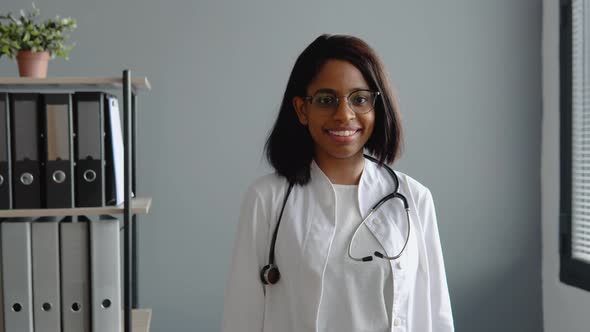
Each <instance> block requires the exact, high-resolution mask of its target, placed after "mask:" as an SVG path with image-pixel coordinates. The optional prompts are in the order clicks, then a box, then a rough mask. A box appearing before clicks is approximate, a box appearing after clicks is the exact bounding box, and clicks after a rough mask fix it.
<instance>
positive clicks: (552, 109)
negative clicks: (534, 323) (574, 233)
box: [541, 0, 590, 332]
mask: <svg viewBox="0 0 590 332" xmlns="http://www.w3.org/2000/svg"><path fill="white" fill-rule="evenodd" d="M558 77H559V3H558V2H556V1H552V0H544V1H543V145H542V146H543V150H542V164H541V179H542V181H541V184H542V203H543V205H542V216H543V219H542V221H543V226H542V229H543V237H542V243H543V254H542V256H543V321H544V324H543V325H544V327H545V331H547V332H560V331H568V332H586V331H588V326H590V316H589V315H588V308H590V294H589V293H588V292H587V291H584V290H581V289H579V288H575V287H571V286H568V285H566V284H564V283H562V282H561V281H559V237H558V234H559V233H558V232H559V79H556V78H558Z"/></svg>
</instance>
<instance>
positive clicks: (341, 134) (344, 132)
mask: <svg viewBox="0 0 590 332" xmlns="http://www.w3.org/2000/svg"><path fill="white" fill-rule="evenodd" d="M359 131H360V129H356V130H328V133H329V134H330V135H334V136H339V137H349V136H352V135H354V134H356V133H357V132H359Z"/></svg>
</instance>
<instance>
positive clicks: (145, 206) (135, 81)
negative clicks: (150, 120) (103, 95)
mask: <svg viewBox="0 0 590 332" xmlns="http://www.w3.org/2000/svg"><path fill="white" fill-rule="evenodd" d="M150 89H151V85H150V83H149V81H148V79H147V78H146V77H134V78H132V77H131V74H130V71H129V70H124V71H123V74H122V76H121V77H56V78H45V79H38V78H23V77H4V78H0V91H2V92H8V93H16V92H40V93H49V92H56V91H58V92H75V91H113V90H120V91H122V94H123V103H122V105H123V143H124V170H125V171H124V187H125V190H124V199H125V202H124V204H122V205H120V206H106V207H93V208H71V209H26V210H22V209H13V210H0V218H12V217H42V216H79V215H113V214H122V215H123V226H124V227H123V232H124V234H123V238H124V245H123V247H124V248H123V251H124V258H123V270H124V271H123V275H124V276H123V279H124V283H123V287H122V291H123V299H124V300H123V302H124V303H123V309H124V316H123V331H124V332H139V331H142V332H143V331H148V329H149V322H150V319H151V311H149V310H144V309H137V305H138V300H137V215H138V214H147V213H149V211H150V208H151V201H152V200H151V198H139V197H138V198H133V197H132V192H133V193H137V181H136V180H137V179H136V176H135V169H136V167H135V166H136V162H135V160H136V152H137V149H136V143H137V139H136V138H137V93H138V92H139V91H142V90H150Z"/></svg>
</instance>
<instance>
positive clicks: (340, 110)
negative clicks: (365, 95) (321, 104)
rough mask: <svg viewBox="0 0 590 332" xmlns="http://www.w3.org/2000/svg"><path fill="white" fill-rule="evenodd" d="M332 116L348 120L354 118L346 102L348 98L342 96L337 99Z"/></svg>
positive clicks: (354, 115)
mask: <svg viewBox="0 0 590 332" xmlns="http://www.w3.org/2000/svg"><path fill="white" fill-rule="evenodd" d="M332 116H333V117H334V119H336V120H341V121H349V120H352V119H354V118H355V117H356V114H355V113H354V111H353V110H352V108H351V107H350V105H349V104H348V100H346V98H342V99H340V100H339V101H338V105H336V109H335V110H334V114H333V115H332Z"/></svg>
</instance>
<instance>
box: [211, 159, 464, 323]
mask: <svg viewBox="0 0 590 332" xmlns="http://www.w3.org/2000/svg"><path fill="white" fill-rule="evenodd" d="M310 172H311V180H310V182H309V183H308V184H307V185H305V186H295V187H294V188H293V190H292V192H291V195H290V196H289V200H288V201H287V204H286V206H285V211H284V213H283V218H282V221H281V225H280V228H279V231H278V237H277V242H276V248H275V260H276V264H277V266H278V267H279V269H280V271H281V280H280V281H279V282H278V283H277V284H275V285H270V286H264V285H263V284H262V282H261V281H260V270H261V269H262V267H263V266H265V265H266V264H267V262H268V254H269V247H270V242H271V241H270V240H271V238H272V233H273V231H274V229H275V225H276V222H277V219H278V216H279V213H280V209H281V206H282V203H283V199H284V196H285V193H286V191H287V187H288V183H287V181H286V179H285V178H283V177H279V176H277V175H276V174H269V175H266V176H263V177H261V178H260V179H258V180H257V181H256V182H255V183H254V184H253V185H251V186H250V187H249V189H248V191H247V192H246V193H245V195H244V198H243V201H242V206H241V212H240V221H239V224H238V231H237V234H236V240H235V242H234V247H233V256H232V260H231V261H232V263H231V267H230V272H229V278H228V282H227V287H226V291H225V304H224V316H223V321H222V331H224V332H234V331H235V332H238V331H239V332H261V331H264V332H302V331H304V332H307V331H320V329H319V322H320V321H322V319H323V318H322V317H323V316H322V317H320V314H321V311H320V302H321V294H322V292H323V290H324V288H325V287H326V285H327V284H328V283H329V282H331V280H327V279H326V278H325V273H324V272H325V270H326V267H327V261H328V256H329V251H330V250H329V248H330V243H331V241H332V239H333V238H334V236H335V231H336V197H335V196H336V195H335V191H334V187H333V185H332V184H331V183H330V180H329V179H328V178H327V177H326V175H325V174H324V173H323V172H322V171H321V169H320V168H319V167H318V166H317V164H316V163H315V162H312V163H311V168H310ZM396 174H397V176H398V178H399V193H401V194H403V195H404V196H405V197H406V199H407V201H408V205H409V209H410V212H409V213H410V221H411V232H410V238H409V242H408V246H407V248H406V250H405V252H404V254H403V255H402V257H400V259H399V260H398V261H390V262H389V264H390V267H391V271H393V278H392V294H390V295H391V298H392V303H393V305H392V316H393V321H392V324H391V327H390V328H391V331H393V332H406V331H411V332H450V331H454V326H453V317H452V311H451V302H450V298H449V293H448V288H447V280H446V275H445V270H444V263H443V256H442V249H441V245H440V239H439V234H438V225H437V220H436V213H435V208H434V203H433V199H432V195H431V193H430V190H428V188H426V187H425V186H423V185H422V184H420V183H419V182H418V181H416V180H414V179H413V178H411V177H409V176H408V175H406V174H404V173H402V172H396ZM394 188H395V182H394V180H393V179H392V178H391V177H390V175H389V174H388V173H387V171H386V170H385V169H383V168H381V167H378V166H377V165H376V164H374V163H373V162H369V161H366V162H365V165H364V169H363V173H362V175H361V179H360V181H359V189H358V207H359V211H360V214H361V215H363V216H366V215H367V214H368V212H369V210H370V209H371V207H372V206H373V205H374V204H375V203H376V202H377V201H379V200H380V199H381V198H382V197H384V196H385V195H387V194H389V193H391V192H392V191H393V189H394ZM365 225H366V226H367V228H368V229H369V231H370V232H371V233H372V235H373V236H374V237H375V239H377V241H378V242H379V244H380V246H381V247H382V248H383V251H384V253H385V254H387V255H389V256H392V255H395V254H397V253H398V252H399V250H400V249H401V247H402V246H403V243H404V240H405V235H406V232H407V226H406V211H405V210H404V208H403V205H402V203H401V201H400V200H399V199H393V200H390V201H389V202H387V203H385V204H383V205H382V206H381V208H380V209H379V210H378V211H377V212H375V214H374V218H371V220H368V221H367V223H365ZM342 291H344V292H346V291H347V290H346V289H344V290H342ZM361 301H364V300H361ZM357 305H358V306H359V307H362V306H365V305H367V303H366V302H361V303H357ZM361 330H363V329H361Z"/></svg>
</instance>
